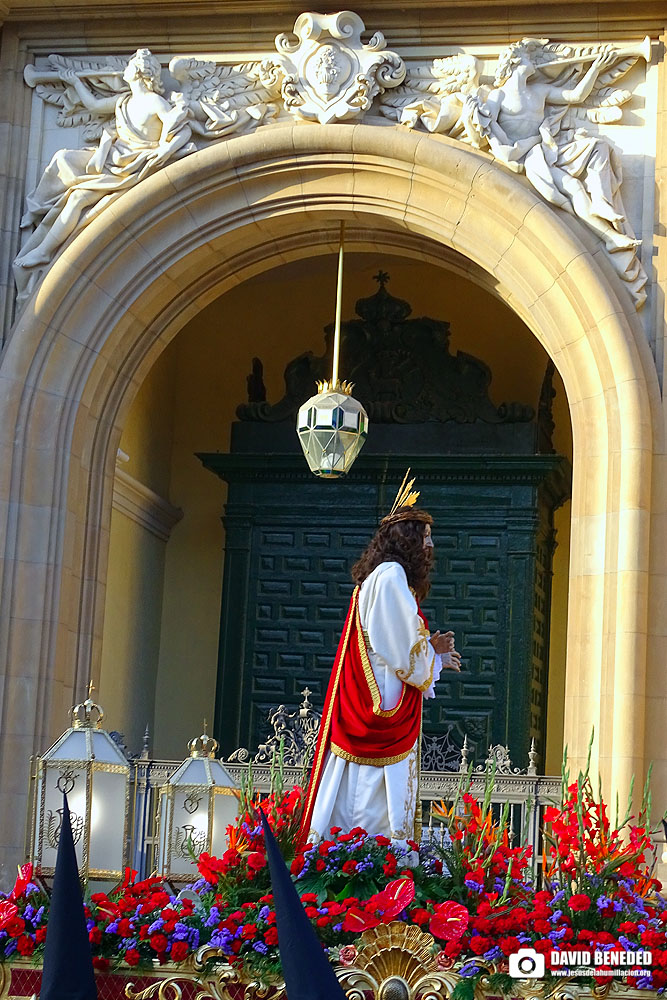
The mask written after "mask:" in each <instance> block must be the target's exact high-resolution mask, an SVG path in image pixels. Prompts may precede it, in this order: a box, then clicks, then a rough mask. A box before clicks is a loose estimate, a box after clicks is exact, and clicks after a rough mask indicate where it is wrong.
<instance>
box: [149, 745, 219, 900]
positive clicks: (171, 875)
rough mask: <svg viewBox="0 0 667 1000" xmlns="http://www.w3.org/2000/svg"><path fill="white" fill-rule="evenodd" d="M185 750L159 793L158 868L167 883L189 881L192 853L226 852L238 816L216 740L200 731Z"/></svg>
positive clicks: (191, 871) (191, 868) (191, 875)
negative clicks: (228, 837)
mask: <svg viewBox="0 0 667 1000" xmlns="http://www.w3.org/2000/svg"><path fill="white" fill-rule="evenodd" d="M188 748H189V750H190V756H189V757H187V758H186V760H184V761H183V763H182V764H181V765H180V767H179V768H178V769H177V770H176V771H175V772H174V774H173V775H172V776H171V778H170V779H169V781H167V782H166V783H165V784H164V785H163V786H162V788H161V789H160V804H159V822H160V835H159V856H158V866H159V871H160V873H161V874H162V875H163V876H164V877H165V878H166V879H168V880H169V881H170V882H189V881H192V880H193V878H194V877H195V869H194V868H193V858H192V855H193V854H194V855H195V857H198V856H199V855H200V854H202V853H203V852H204V851H206V852H207V853H208V854H213V855H218V856H219V855H221V854H223V853H224V851H225V850H226V849H227V827H228V825H229V824H230V823H234V821H235V819H236V815H237V812H238V804H239V803H238V794H237V785H236V782H235V781H234V779H233V778H232V776H231V775H230V774H229V771H227V769H226V768H225V767H224V766H223V764H222V762H221V761H219V760H217V759H216V756H215V755H216V753H217V750H218V741H217V740H214V739H213V738H212V737H210V736H208V734H207V733H206V732H204V733H202V735H201V736H197V737H196V738H195V739H194V740H191V741H190V743H189V744H188Z"/></svg>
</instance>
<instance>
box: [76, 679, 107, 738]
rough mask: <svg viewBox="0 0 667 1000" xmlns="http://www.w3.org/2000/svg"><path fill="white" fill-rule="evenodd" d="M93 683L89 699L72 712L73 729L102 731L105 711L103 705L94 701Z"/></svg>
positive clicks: (91, 683) (89, 690) (89, 687)
mask: <svg viewBox="0 0 667 1000" xmlns="http://www.w3.org/2000/svg"><path fill="white" fill-rule="evenodd" d="M94 690H95V688H94V687H93V682H92V681H90V683H89V685H88V697H87V698H86V700H85V701H82V702H81V703H80V704H79V705H75V706H74V708H72V709H71V710H70V716H71V719H72V728H73V729H93V728H94V729H101V728H102V719H103V718H104V711H103V709H102V706H101V705H98V704H97V702H96V701H93V691H94Z"/></svg>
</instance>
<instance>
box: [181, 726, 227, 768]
mask: <svg viewBox="0 0 667 1000" xmlns="http://www.w3.org/2000/svg"><path fill="white" fill-rule="evenodd" d="M219 745H220V744H219V743H218V741H217V740H214V739H213V737H212V736H209V735H208V733H207V732H206V722H204V732H203V733H202V734H201V736H195V738H194V739H193V740H190V742H189V743H188V750H189V751H190V756H191V757H210V758H211V759H213V758H214V757H215V755H216V753H217V752H218V747H219Z"/></svg>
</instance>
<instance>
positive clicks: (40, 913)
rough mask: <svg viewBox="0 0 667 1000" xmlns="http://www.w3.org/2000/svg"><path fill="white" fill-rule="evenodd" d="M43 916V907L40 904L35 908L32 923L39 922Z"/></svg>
mask: <svg viewBox="0 0 667 1000" xmlns="http://www.w3.org/2000/svg"><path fill="white" fill-rule="evenodd" d="M43 916H44V907H43V906H40V908H39V909H38V910H37V913H36V914H35V919H34V920H33V923H34V924H38V923H40V921H41V919H42V917H43Z"/></svg>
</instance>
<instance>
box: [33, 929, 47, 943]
mask: <svg viewBox="0 0 667 1000" xmlns="http://www.w3.org/2000/svg"><path fill="white" fill-rule="evenodd" d="M45 941H46V927H38V928H37V930H36V931H35V944H44V942H45Z"/></svg>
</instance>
